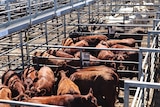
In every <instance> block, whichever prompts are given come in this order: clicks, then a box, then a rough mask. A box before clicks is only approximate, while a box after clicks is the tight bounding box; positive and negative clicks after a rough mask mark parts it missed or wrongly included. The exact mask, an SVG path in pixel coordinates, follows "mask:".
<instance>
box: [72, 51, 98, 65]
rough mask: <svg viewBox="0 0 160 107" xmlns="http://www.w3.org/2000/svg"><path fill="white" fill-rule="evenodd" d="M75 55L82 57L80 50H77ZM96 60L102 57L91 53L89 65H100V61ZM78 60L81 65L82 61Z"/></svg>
mask: <svg viewBox="0 0 160 107" xmlns="http://www.w3.org/2000/svg"><path fill="white" fill-rule="evenodd" d="M88 54H89V53H88ZM74 56H75V58H80V52H79V51H78V52H76V53H75V54H74ZM92 60H94V61H92ZM96 60H100V59H98V58H96V57H95V56H93V55H91V54H89V65H91V66H93V65H99V64H100V62H98V61H96ZM78 62H79V64H78V66H80V65H81V64H80V63H81V62H80V61H78Z"/></svg>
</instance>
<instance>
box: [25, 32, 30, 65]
mask: <svg viewBox="0 0 160 107" xmlns="http://www.w3.org/2000/svg"><path fill="white" fill-rule="evenodd" d="M27 31H28V30H26V31H25V38H27ZM25 47H26V54H27V60H28V63H27V65H30V55H29V48H28V40H26V45H25Z"/></svg>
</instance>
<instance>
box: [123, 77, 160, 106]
mask: <svg viewBox="0 0 160 107" xmlns="http://www.w3.org/2000/svg"><path fill="white" fill-rule="evenodd" d="M124 87H125V88H124V89H125V90H124V93H125V95H124V98H125V100H124V107H129V104H128V102H129V97H128V96H129V87H140V88H141V89H142V90H143V89H144V88H154V89H160V84H159V83H153V82H152V83H151V82H143V81H131V80H125V81H124ZM144 105H145V104H142V106H140V107H144ZM134 107H135V106H134Z"/></svg>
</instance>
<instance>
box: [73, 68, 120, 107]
mask: <svg viewBox="0 0 160 107" xmlns="http://www.w3.org/2000/svg"><path fill="white" fill-rule="evenodd" d="M90 69H91V70H90ZM114 70H115V69H113V68H110V67H106V66H95V67H93V66H90V67H88V68H87V67H86V68H84V69H79V70H78V71H76V72H74V73H73V74H72V75H71V76H70V79H71V80H72V81H73V82H74V83H76V84H77V85H78V87H79V89H80V91H81V93H82V94H86V93H87V90H89V88H92V89H93V95H94V96H95V97H96V98H97V100H98V105H102V106H104V107H114V104H115V100H116V97H117V93H118V92H119V91H117V87H119V76H118V75H117V73H116V72H115V71H114ZM118 90H119V88H118Z"/></svg>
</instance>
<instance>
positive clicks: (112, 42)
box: [106, 38, 136, 47]
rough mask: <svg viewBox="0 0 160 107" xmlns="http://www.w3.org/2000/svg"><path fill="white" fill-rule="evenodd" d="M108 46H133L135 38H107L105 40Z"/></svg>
mask: <svg viewBox="0 0 160 107" xmlns="http://www.w3.org/2000/svg"><path fill="white" fill-rule="evenodd" d="M106 43H107V44H108V45H109V46H113V45H116V44H121V45H127V46H131V47H135V43H136V41H135V39H133V38H126V39H121V40H108V41H107V42H106Z"/></svg>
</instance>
